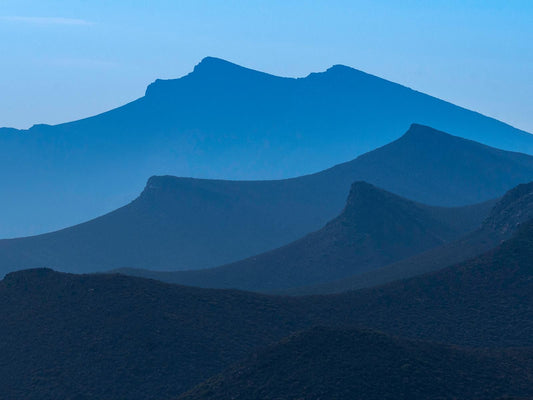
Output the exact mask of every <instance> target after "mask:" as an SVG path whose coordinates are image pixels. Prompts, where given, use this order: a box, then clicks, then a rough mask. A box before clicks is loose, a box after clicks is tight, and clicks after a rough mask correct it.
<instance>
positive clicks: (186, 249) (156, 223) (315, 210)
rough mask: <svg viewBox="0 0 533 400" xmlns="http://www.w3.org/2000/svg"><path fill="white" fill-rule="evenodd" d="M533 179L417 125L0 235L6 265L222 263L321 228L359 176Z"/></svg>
mask: <svg viewBox="0 0 533 400" xmlns="http://www.w3.org/2000/svg"><path fill="white" fill-rule="evenodd" d="M532 179H533V157H532V156H529V155H526V154H521V153H513V152H506V151H503V150H498V149H494V148H491V147H488V146H485V145H482V144H479V143H476V142H472V141H469V140H466V139H461V138H458V137H455V136H452V135H449V134H446V133H443V132H439V131H436V130H434V129H432V128H429V127H425V126H421V125H412V126H411V128H410V129H409V130H408V131H407V132H406V133H405V134H404V135H403V136H402V137H401V138H399V139H397V140H395V141H394V142H392V143H390V144H388V145H385V146H383V147H381V148H378V149H376V150H374V151H371V152H369V153H366V154H364V155H361V156H359V157H358V158H356V159H354V160H352V161H350V162H347V163H344V164H340V165H337V166H335V167H333V168H330V169H327V170H325V171H322V172H320V173H316V174H312V175H306V176H303V177H299V178H294V179H286V180H274V181H224V180H205V179H191V178H177V177H170V176H162V177H152V178H150V179H149V181H148V183H147V185H146V188H145V189H144V191H143V192H142V193H141V195H140V196H139V197H138V198H137V199H136V200H134V201H133V202H131V203H130V204H128V205H126V206H124V207H122V208H119V209H118V210H116V211H114V212H111V213H109V214H107V215H104V216H102V217H99V218H96V219H94V220H91V221H89V222H86V223H83V224H80V225H77V226H73V227H70V228H67V229H64V230H60V231H57V232H53V233H49V234H44V235H38V236H34V237H28V238H20V239H9V240H1V241H0V273H6V272H9V271H15V270H18V269H22V268H34V267H51V268H55V269H58V270H62V271H66V272H95V271H106V270H110V269H116V268H145V269H151V270H184V269H198V268H208V267H216V266H220V265H222V264H226V263H229V262H234V261H237V260H240V259H244V258H246V257H250V256H253V255H256V254H259V253H261V252H264V251H267V250H271V249H275V248H277V247H279V246H282V245H285V244H287V243H289V242H291V241H294V240H297V239H299V238H301V237H303V236H304V235H305V234H307V233H309V232H312V231H316V230H318V229H320V228H321V227H323V226H324V225H325V224H326V223H327V222H328V221H329V220H331V219H333V218H335V217H336V216H337V215H339V213H340V212H341V211H342V209H343V207H344V205H345V202H346V198H347V196H348V193H349V189H350V185H351V184H352V183H353V182H355V181H360V180H364V181H367V182H369V183H371V184H373V185H375V186H378V187H380V188H383V189H385V190H387V191H390V192H392V193H395V194H398V195H400V196H403V197H406V198H409V199H411V200H414V201H417V202H422V203H426V204H432V205H440V206H459V205H466V204H472V203H476V202H484V201H488V200H490V199H494V198H496V197H500V196H502V195H503V194H504V193H505V192H506V191H507V190H509V189H511V188H512V187H514V186H516V185H517V184H520V183H523V182H529V181H531V180H532ZM485 210H486V212H487V213H488V211H489V208H488V207H486V208H485ZM471 211H472V210H471ZM471 214H472V216H471V217H470V215H471ZM476 218H477V219H476ZM464 219H465V221H464V222H465V225H466V227H468V228H470V229H472V230H473V229H475V228H476V227H477V226H478V225H479V223H481V221H482V219H483V216H482V215H480V214H476V213H473V212H471V213H465V214H464Z"/></svg>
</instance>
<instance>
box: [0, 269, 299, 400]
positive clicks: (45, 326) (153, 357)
mask: <svg viewBox="0 0 533 400" xmlns="http://www.w3.org/2000/svg"><path fill="white" fill-rule="evenodd" d="M298 309H299V307H298V305H297V304H288V302H287V301H286V300H283V299H278V298H270V297H266V296H259V295H253V294H247V293H239V292H234V291H210V290H201V289H195V288H186V287H178V286H174V285H167V284H163V283H160V282H156V281H151V280H145V279H138V278H132V277H124V276H117V275H82V276H76V275H67V274H60V273H56V272H53V271H51V270H47V269H39V270H27V271H21V272H15V273H11V274H8V275H7V276H6V277H5V278H4V280H3V281H1V282H0V354H2V357H0V387H1V388H2V390H1V392H0V398H1V399H6V400H7V399H26V400H31V399H39V400H41V399H60V398H62V399H67V398H71V399H87V400H88V399H109V398H113V399H126V398H127V399H132V400H134V399H170V398H173V397H177V396H178V395H179V394H180V393H182V392H183V391H185V390H187V389H189V388H191V387H192V386H193V385H195V384H198V383H200V382H201V381H202V380H204V379H207V378H208V377H209V376H211V375H213V374H215V373H218V372H220V371H221V370H222V369H224V368H226V367H227V366H229V365H230V364H231V363H233V362H235V361H238V360H239V359H240V358H242V357H244V356H246V355H247V354H248V352H250V351H251V350H253V349H255V348H257V347H260V346H264V345H266V344H268V343H271V342H274V341H277V340H280V339H281V338H283V337H284V336H286V335H287V334H289V333H290V332H291V331H294V330H299V329H302V328H304V327H305V326H307V325H308V324H309V322H307V323H305V319H302V318H300V316H301V315H303V313H302V312H301V311H298ZM273 321H275V323H272V322H273Z"/></svg>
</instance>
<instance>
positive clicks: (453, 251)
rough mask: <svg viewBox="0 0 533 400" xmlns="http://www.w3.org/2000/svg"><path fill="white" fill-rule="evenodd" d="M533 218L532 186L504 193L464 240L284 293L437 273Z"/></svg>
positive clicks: (356, 286) (316, 291)
mask: <svg viewBox="0 0 533 400" xmlns="http://www.w3.org/2000/svg"><path fill="white" fill-rule="evenodd" d="M532 218H533V182H531V183H528V184H522V185H518V186H517V187H516V188H514V189H512V190H510V191H509V192H507V193H506V194H505V196H503V198H502V199H501V200H500V201H498V202H497V203H496V205H495V206H494V208H493V209H492V211H491V212H490V214H489V216H488V217H487V219H485V221H484V222H483V224H482V226H481V227H480V228H479V229H477V230H476V231H474V232H472V233H470V234H468V235H466V236H465V237H463V238H460V239H458V240H456V241H453V242H448V243H446V244H444V245H442V246H438V247H435V248H432V249H430V250H428V251H425V252H422V253H419V254H416V255H414V256H412V257H408V258H407V259H404V260H401V261H398V262H395V263H393V264H391V265H387V266H385V267H383V268H378V269H375V270H372V271H370V272H364V273H360V274H356V275H354V276H351V277H348V278H344V279H340V280H337V281H333V282H328V283H325V284H321V285H316V286H309V287H301V288H296V289H292V290H287V291H284V292H283V293H285V294H293V295H306V294H326V293H339V292H343V291H348V290H356V289H362V288H367V287H372V286H377V285H382V284H384V283H388V282H392V281H395V280H399V279H405V278H410V277H412V276H416V275H420V274H423V273H427V272H431V271H437V270H439V269H442V268H445V267H448V266H450V265H453V264H456V263H458V262H461V261H465V260H467V259H469V258H473V257H475V256H477V255H479V254H481V253H483V252H485V251H488V250H490V249H491V248H493V247H496V246H497V245H498V244H499V243H501V241H502V240H505V239H508V238H509V237H510V236H511V235H512V234H513V233H514V232H515V231H516V229H517V227H519V226H520V224H522V223H524V222H527V221H528V220H530V219H532Z"/></svg>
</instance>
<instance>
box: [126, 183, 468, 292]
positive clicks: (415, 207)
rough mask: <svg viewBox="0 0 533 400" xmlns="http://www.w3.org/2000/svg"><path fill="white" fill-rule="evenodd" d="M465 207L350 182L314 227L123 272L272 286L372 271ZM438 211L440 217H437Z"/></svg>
mask: <svg viewBox="0 0 533 400" xmlns="http://www.w3.org/2000/svg"><path fill="white" fill-rule="evenodd" d="M469 212H470V208H466V209H465V208H462V209H448V210H446V209H441V208H435V207H429V206H424V205H420V204H416V203H414V202H412V201H410V200H406V199H404V198H401V197H398V196H396V195H393V194H391V193H389V192H386V191H384V190H381V189H378V188H376V187H375V186H372V185H370V184H368V183H366V182H356V183H354V184H353V185H352V187H351V191H350V194H349V196H348V200H347V202H346V206H345V208H344V210H343V212H342V213H341V214H340V215H339V216H338V217H337V218H335V219H333V220H332V221H330V222H328V223H327V224H326V226H325V227H324V228H322V229H320V230H319V231H317V232H314V233H311V234H309V235H307V236H305V237H303V238H302V239H299V240H297V241H295V242H293V243H290V244H288V245H286V246H283V247H281V248H279V249H276V250H273V251H270V252H268V253H264V254H260V255H257V256H253V257H250V258H247V259H245V260H242V261H239V262H236V263H233V264H229V265H225V266H222V267H217V268H212V269H204V270H198V271H183V272H167V273H164V272H163V273H162V272H150V271H135V270H134V271H132V270H125V271H123V272H125V273H130V274H136V275H140V276H146V277H151V278H157V279H160V280H164V281H166V282H172V283H179V284H183V285H191V286H199V287H210V288H236V289H242V290H251V291H274V290H280V289H287V288H294V287H300V286H304V285H311V284H318V283H325V282H330V281H333V280H335V279H340V278H343V277H348V276H350V275H353V274H355V273H363V272H367V271H372V270H374V269H376V268H379V267H382V266H385V265H387V264H390V263H392V262H394V261H397V260H401V259H404V258H406V257H408V256H411V255H413V254H417V253H421V252H423V251H425V250H427V249H430V248H432V247H436V246H438V245H441V244H443V243H445V242H447V241H450V240H451V239H454V238H457V237H459V236H461V235H462V234H464V230H462V229H461V228H462V227H461V226H460V227H459V229H458V226H457V223H458V222H460V221H463V220H464V217H465V215H466V213H469ZM443 216H444V218H443Z"/></svg>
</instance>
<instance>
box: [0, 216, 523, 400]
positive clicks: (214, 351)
mask: <svg viewBox="0 0 533 400" xmlns="http://www.w3.org/2000/svg"><path fill="white" fill-rule="evenodd" d="M532 259H533V223H529V224H524V225H523V226H522V227H521V228H520V229H519V231H518V234H517V235H515V236H514V237H513V238H512V239H510V240H509V241H507V242H505V243H503V244H502V245H501V246H499V247H498V248H497V249H495V250H493V251H492V252H490V253H487V254H485V255H483V256H481V257H478V258H476V259H474V260H471V261H469V262H467V263H464V264H461V265H457V266H454V267H450V268H447V269H445V270H443V271H440V272H438V273H434V274H431V275H425V276H422V277H417V278H413V279H410V280H407V281H401V282H396V283H392V284H389V285H387V286H383V287H380V288H376V289H371V290H361V291H356V292H349V293H345V294H341V295H332V296H310V297H272V296H264V295H258V294H252V293H245V292H238V291H227V290H211V289H198V288H188V287H182V286H175V285H169V284H164V283H161V282H157V281H153V280H147V279H141V278H135V277H127V276H119V275H82V276H77V275H68V274H62V273H57V272H53V271H50V270H28V271H21V272H16V273H11V274H9V275H7V276H6V277H5V278H4V280H3V281H1V282H0V354H2V357H0V387H1V388H2V391H1V393H0V398H1V397H2V396H3V398H6V399H18V398H23V399H46V398H83V399H101V398H110V397H111V398H129V399H156V398H157V399H160V398H172V397H178V396H179V395H180V394H181V393H182V392H184V391H186V390H189V389H191V388H192V387H193V386H195V385H197V384H199V383H201V382H202V381H204V380H205V379H207V378H209V377H210V376H212V375H214V374H217V373H220V372H222V371H223V370H224V369H225V368H227V367H229V366H230V365H231V364H232V363H234V362H237V361H239V360H240V359H242V358H244V357H246V356H247V355H248V354H249V353H251V352H253V351H256V350H258V349H260V348H262V347H264V346H267V345H269V344H273V343H274V342H276V341H279V340H281V339H282V338H283V337H286V336H288V335H290V334H291V333H294V332H297V331H301V330H304V329H307V328H311V327H313V326H315V325H324V326H332V327H342V326H344V327H349V326H352V327H355V326H367V327H370V328H374V329H380V330H382V331H385V332H388V333H390V334H394V335H404V336H406V337H410V338H419V339H431V340H437V341H440V342H446V343H450V344H459V345H473V346H479V347H487V346H489V347H502V346H518V347H533V335H532V334H531V333H532V332H533V299H532V293H533V279H532V277H533V265H532V263H531V260H532ZM363 350H364V349H363ZM376 351H379V350H376ZM369 354H370V353H367V355H369ZM380 354H382V353H380ZM417 354H419V353H415V355H413V357H415V358H416V357H418V356H417ZM439 359H440V358H439V354H437V355H436V356H435V358H434V359H431V360H432V362H433V363H435V364H434V365H439V364H438V363H439ZM287 362H290V361H289V360H287ZM454 365H455V364H454ZM509 367H517V368H520V367H521V364H520V363H517V364H512V365H511V364H509ZM452 369H454V368H452ZM516 378H517V379H518V378H519V375H517V376H516Z"/></svg>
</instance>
